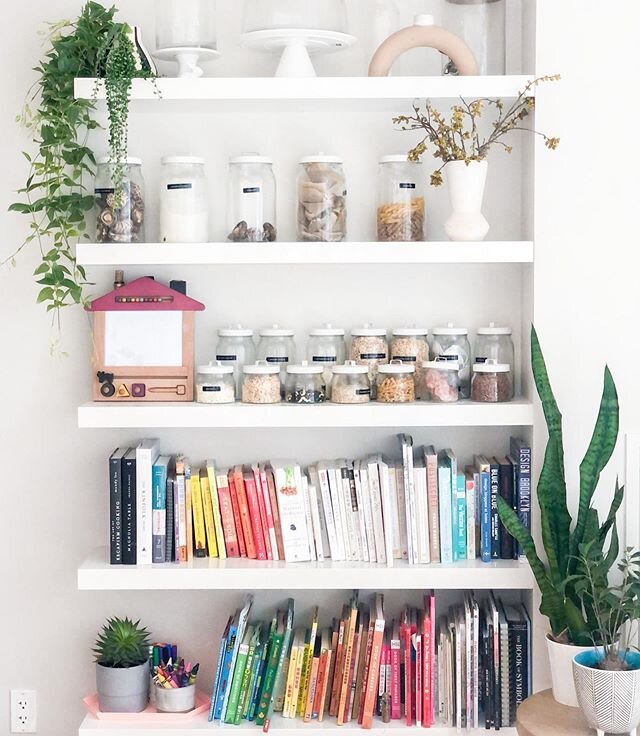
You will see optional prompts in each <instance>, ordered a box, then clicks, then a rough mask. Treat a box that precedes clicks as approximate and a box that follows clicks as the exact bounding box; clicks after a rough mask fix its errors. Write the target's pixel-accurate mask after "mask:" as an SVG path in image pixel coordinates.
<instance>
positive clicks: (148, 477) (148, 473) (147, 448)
mask: <svg viewBox="0 0 640 736" xmlns="http://www.w3.org/2000/svg"><path fill="white" fill-rule="evenodd" d="M159 454H160V452H159V449H158V440H143V441H142V442H141V443H140V444H139V445H138V447H137V448H136V525H137V532H136V544H137V555H136V559H137V564H138V565H150V564H151V563H152V562H153V489H152V471H153V464H154V463H155V461H156V460H157V459H158V455H159Z"/></svg>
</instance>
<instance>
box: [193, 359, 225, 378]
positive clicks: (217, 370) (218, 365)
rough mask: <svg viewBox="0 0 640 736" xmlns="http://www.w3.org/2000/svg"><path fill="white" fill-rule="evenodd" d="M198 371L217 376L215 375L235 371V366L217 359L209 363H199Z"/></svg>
mask: <svg viewBox="0 0 640 736" xmlns="http://www.w3.org/2000/svg"><path fill="white" fill-rule="evenodd" d="M198 373H203V374H206V375H209V376H215V375H220V374H222V375H224V374H228V373H233V366H232V365H227V364H225V363H222V362H221V361H219V360H215V361H212V362H211V363H208V364H207V365H199V366H198Z"/></svg>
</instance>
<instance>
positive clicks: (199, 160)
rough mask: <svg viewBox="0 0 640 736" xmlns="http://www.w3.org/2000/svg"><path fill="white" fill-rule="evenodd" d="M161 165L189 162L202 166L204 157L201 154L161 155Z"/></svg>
mask: <svg viewBox="0 0 640 736" xmlns="http://www.w3.org/2000/svg"><path fill="white" fill-rule="evenodd" d="M160 163H161V164H162V165H163V166H171V165H172V164H189V165H192V166H204V164H205V159H204V158H203V157H202V156H163V157H162V158H161V159H160Z"/></svg>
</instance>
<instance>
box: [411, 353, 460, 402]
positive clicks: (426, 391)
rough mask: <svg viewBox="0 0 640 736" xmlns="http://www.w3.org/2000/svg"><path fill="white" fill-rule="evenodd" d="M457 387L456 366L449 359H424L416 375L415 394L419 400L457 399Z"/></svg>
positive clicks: (444, 400) (458, 386) (439, 400)
mask: <svg viewBox="0 0 640 736" xmlns="http://www.w3.org/2000/svg"><path fill="white" fill-rule="evenodd" d="M459 388H460V379H459V376H458V366H457V364H456V363H453V362H451V361H449V360H431V361H426V362H425V363H423V364H422V370H421V371H420V373H419V374H418V375H417V376H416V395H417V398H418V399H420V400H421V401H435V402H439V403H443V404H444V403H451V402H453V401H457V400H458V397H459Z"/></svg>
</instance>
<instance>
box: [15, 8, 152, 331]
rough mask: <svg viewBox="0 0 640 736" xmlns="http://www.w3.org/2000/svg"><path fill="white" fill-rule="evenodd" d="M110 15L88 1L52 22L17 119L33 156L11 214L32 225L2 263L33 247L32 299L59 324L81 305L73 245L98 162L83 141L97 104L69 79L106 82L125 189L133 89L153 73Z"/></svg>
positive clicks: (112, 143)
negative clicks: (35, 287)
mask: <svg viewBox="0 0 640 736" xmlns="http://www.w3.org/2000/svg"><path fill="white" fill-rule="evenodd" d="M115 14H116V8H115V7H112V8H105V7H103V6H102V5H100V4H99V3H97V2H93V1H91V2H87V3H86V4H85V6H84V8H83V10H82V13H81V14H80V16H79V18H78V19H77V20H76V21H75V22H71V21H61V22H58V23H54V24H50V25H49V27H48V33H47V34H46V40H45V43H47V44H48V48H47V51H46V53H45V55H44V57H43V59H42V61H41V62H40V64H39V65H38V66H37V67H36V68H35V71H36V72H37V73H38V74H39V79H38V81H37V82H36V83H35V84H34V86H33V87H32V89H31V90H30V92H29V94H28V96H27V102H26V104H25V107H24V110H23V112H22V114H21V115H20V116H19V117H18V121H19V122H20V123H21V124H22V125H24V126H26V127H27V128H28V129H29V130H31V131H32V132H33V140H34V143H35V144H36V147H37V151H36V153H35V154H31V153H29V152H24V154H23V155H24V157H25V158H26V160H27V161H28V163H29V175H28V177H27V181H26V183H25V186H24V187H22V188H21V189H20V190H18V193H19V194H20V195H21V201H19V202H15V203H14V204H12V205H11V206H10V207H9V209H10V210H11V211H13V212H19V213H21V214H24V215H27V216H28V217H29V218H30V220H31V223H30V233H29V235H28V237H27V238H26V239H25V241H24V243H22V245H20V246H19V247H18V248H17V249H16V251H15V252H14V253H13V254H12V255H11V256H10V257H9V258H8V259H7V260H6V261H4V262H5V263H6V262H8V261H9V262H12V263H14V262H15V256H16V255H17V254H18V253H19V252H20V251H21V250H22V249H23V248H25V247H26V246H29V245H30V244H31V243H37V244H38V247H39V248H40V252H41V254H42V263H41V264H40V265H39V266H38V268H36V270H35V272H34V275H35V276H36V280H37V283H38V284H39V285H40V286H41V289H40V291H39V293H38V296H37V302H38V303H42V304H44V305H45V306H46V309H47V312H53V313H54V321H55V322H56V323H57V324H58V325H59V324H60V310H61V309H62V308H64V307H67V306H70V305H73V304H84V301H85V297H84V293H83V288H84V287H85V286H87V285H88V282H87V277H86V273H85V271H84V269H83V268H82V266H80V265H79V264H78V263H77V261H76V257H75V252H74V248H75V244H76V242H77V241H78V239H79V238H82V237H86V216H87V213H88V212H89V211H90V210H91V209H92V208H93V206H94V197H93V195H92V194H91V193H90V191H89V189H88V188H87V185H86V179H87V177H89V179H92V178H93V176H94V173H95V172H94V166H95V158H94V155H93V152H92V151H91V149H89V148H88V146H87V145H86V142H87V136H88V134H89V132H90V131H91V130H94V129H96V128H98V127H99V124H98V123H97V122H96V120H95V119H94V117H93V113H94V112H95V109H96V105H95V101H94V100H76V99H74V79H75V78H76V77H99V78H102V79H104V84H105V89H106V96H107V110H108V113H109V148H110V159H111V161H112V162H113V164H114V187H115V189H116V192H122V183H123V177H124V174H125V168H126V167H125V164H126V159H127V131H128V117H129V100H130V92H131V85H132V82H133V79H134V78H136V77H151V76H152V70H151V67H150V65H149V64H148V63H146V61H145V59H144V56H143V54H141V53H140V51H139V49H138V47H137V43H136V40H135V34H134V33H133V31H132V29H131V28H130V27H129V26H128V25H126V24H123V23H116V22H115V20H114V17H115Z"/></svg>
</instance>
